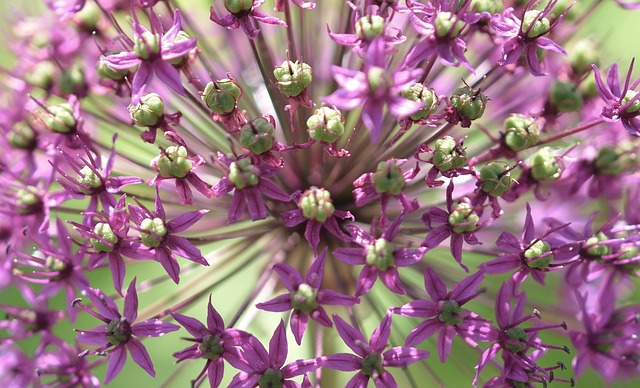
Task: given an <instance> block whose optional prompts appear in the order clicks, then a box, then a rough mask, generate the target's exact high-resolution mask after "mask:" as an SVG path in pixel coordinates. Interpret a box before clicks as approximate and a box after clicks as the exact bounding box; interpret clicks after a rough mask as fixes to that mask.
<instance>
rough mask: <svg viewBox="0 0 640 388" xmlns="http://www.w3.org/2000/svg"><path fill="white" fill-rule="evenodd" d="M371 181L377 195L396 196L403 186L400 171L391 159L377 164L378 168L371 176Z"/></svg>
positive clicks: (403, 182) (403, 181)
mask: <svg viewBox="0 0 640 388" xmlns="http://www.w3.org/2000/svg"><path fill="white" fill-rule="evenodd" d="M371 181H372V182H373V185H374V187H375V189H376V192H377V193H379V194H390V195H398V194H400V192H401V191H402V189H403V188H404V185H405V180H404V177H403V176H402V170H400V166H398V163H397V162H396V161H395V160H393V159H391V160H387V161H386V162H380V163H378V168H377V169H376V172H375V173H373V175H372V176H371Z"/></svg>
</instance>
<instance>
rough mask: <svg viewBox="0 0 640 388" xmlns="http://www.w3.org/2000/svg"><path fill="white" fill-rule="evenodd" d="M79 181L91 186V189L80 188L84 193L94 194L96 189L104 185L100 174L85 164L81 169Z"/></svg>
mask: <svg viewBox="0 0 640 388" xmlns="http://www.w3.org/2000/svg"><path fill="white" fill-rule="evenodd" d="M78 182H79V183H80V184H83V185H86V186H89V189H84V188H82V187H81V188H80V191H82V192H83V193H84V194H87V195H89V194H93V192H94V190H95V189H99V188H101V187H102V181H101V180H100V177H99V176H98V174H96V173H95V172H94V171H93V170H92V169H91V168H90V167H89V166H84V167H82V168H81V169H80V175H79V176H78Z"/></svg>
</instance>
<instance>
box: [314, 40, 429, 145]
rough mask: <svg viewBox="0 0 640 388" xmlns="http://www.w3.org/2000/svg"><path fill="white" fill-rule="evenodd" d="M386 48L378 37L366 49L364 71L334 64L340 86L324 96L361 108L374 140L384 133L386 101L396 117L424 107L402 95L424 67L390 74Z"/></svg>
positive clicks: (331, 101)
mask: <svg viewBox="0 0 640 388" xmlns="http://www.w3.org/2000/svg"><path fill="white" fill-rule="evenodd" d="M386 51H387V50H386V43H385V41H384V39H382V38H380V37H378V38H376V39H374V40H373V41H372V42H371V44H370V46H369V49H368V50H367V54H366V56H365V58H366V62H365V67H364V71H357V70H350V69H345V68H342V67H338V66H332V67H331V70H332V72H333V78H334V79H335V80H336V82H337V83H338V85H340V89H338V90H337V91H335V92H334V93H333V94H331V95H330V96H327V97H325V99H324V101H325V102H326V103H327V104H329V105H335V106H336V107H338V108H342V109H347V110H351V109H355V108H357V107H362V121H363V123H364V125H365V127H367V128H368V129H369V130H370V131H371V141H372V142H376V141H378V139H379V138H380V136H381V135H382V118H383V115H382V113H383V107H384V105H385V104H386V105H387V106H388V107H389V111H390V112H391V114H393V115H395V116H408V115H410V114H412V113H415V112H417V111H418V110H420V108H422V106H423V103H422V102H417V101H411V100H408V99H406V98H404V97H402V96H401V95H400V93H401V92H402V91H403V90H404V89H405V88H406V87H407V86H409V85H410V84H411V83H412V82H414V81H415V80H416V79H417V78H418V77H419V76H420V75H421V74H422V70H421V69H414V70H406V71H395V72H393V74H392V75H391V76H388V75H387V74H386V71H387V65H386V59H385V53H386Z"/></svg>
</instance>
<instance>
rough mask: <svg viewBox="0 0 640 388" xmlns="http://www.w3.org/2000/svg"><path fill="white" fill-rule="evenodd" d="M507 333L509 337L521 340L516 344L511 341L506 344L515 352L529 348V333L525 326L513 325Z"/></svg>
mask: <svg viewBox="0 0 640 388" xmlns="http://www.w3.org/2000/svg"><path fill="white" fill-rule="evenodd" d="M506 334H507V337H509V338H510V339H512V340H514V341H518V342H520V344H514V343H509V342H507V343H505V345H506V346H507V349H509V350H511V351H512V352H513V353H519V352H521V351H523V350H525V349H526V348H527V344H526V343H525V342H526V341H529V336H528V335H527V333H526V332H525V331H524V329H523V328H521V327H512V328H511V329H508V330H507V332H506Z"/></svg>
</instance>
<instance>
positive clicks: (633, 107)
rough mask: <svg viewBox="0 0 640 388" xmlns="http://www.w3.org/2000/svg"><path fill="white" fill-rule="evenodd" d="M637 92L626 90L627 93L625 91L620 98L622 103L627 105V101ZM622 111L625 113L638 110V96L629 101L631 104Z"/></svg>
mask: <svg viewBox="0 0 640 388" xmlns="http://www.w3.org/2000/svg"><path fill="white" fill-rule="evenodd" d="M637 94H638V93H637V92H634V91H633V90H627V93H625V95H624V97H623V98H622V101H621V103H622V105H627V104H628V103H629V101H631V100H632V99H633V98H634V97H635V96H636V95H637ZM624 111H625V112H627V113H635V112H637V111H640V98H638V99H637V100H635V101H634V102H633V103H631V105H629V107H628V108H627V109H625V110H624Z"/></svg>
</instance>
